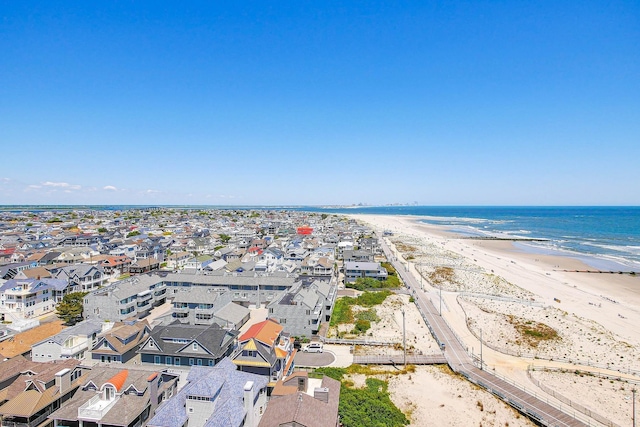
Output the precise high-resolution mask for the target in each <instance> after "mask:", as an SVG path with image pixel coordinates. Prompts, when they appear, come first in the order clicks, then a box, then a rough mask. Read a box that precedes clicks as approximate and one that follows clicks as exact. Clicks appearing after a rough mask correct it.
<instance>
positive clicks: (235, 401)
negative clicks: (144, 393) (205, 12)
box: [147, 358, 267, 427]
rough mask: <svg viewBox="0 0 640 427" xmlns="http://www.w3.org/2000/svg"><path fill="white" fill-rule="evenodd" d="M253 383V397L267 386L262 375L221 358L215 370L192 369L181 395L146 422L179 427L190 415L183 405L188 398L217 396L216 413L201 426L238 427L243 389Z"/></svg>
mask: <svg viewBox="0 0 640 427" xmlns="http://www.w3.org/2000/svg"><path fill="white" fill-rule="evenodd" d="M248 381H253V384H254V387H253V398H254V400H255V398H256V397H257V395H258V393H259V392H260V390H261V389H263V388H265V387H266V386H267V379H266V378H265V377H263V376H261V375H255V374H250V373H248V372H241V371H238V370H237V369H236V366H235V365H234V364H233V363H232V362H231V361H230V360H229V359H228V358H225V359H222V360H221V361H220V363H218V364H217V365H216V366H214V367H204V366H192V367H191V370H190V372H189V375H188V376H187V384H186V385H185V386H184V387H183V388H182V389H181V390H180V392H179V393H178V394H177V395H176V396H174V397H173V398H171V399H170V400H169V401H167V402H166V403H165V404H163V405H162V406H160V407H159V408H158V409H157V410H156V413H155V416H154V417H153V418H152V419H151V420H150V421H149V422H148V423H147V425H148V426H151V427H182V426H183V425H184V424H185V423H186V422H187V420H188V419H189V416H188V415H187V413H186V408H185V406H186V405H185V403H186V399H187V396H203V397H214V396H215V394H216V393H217V392H218V391H219V394H218V396H217V397H216V403H215V410H214V412H213V414H212V415H211V416H210V417H209V420H208V421H207V422H206V423H205V424H204V425H205V427H237V426H240V425H242V421H243V420H244V417H245V409H244V386H245V384H246V383H247V382H248Z"/></svg>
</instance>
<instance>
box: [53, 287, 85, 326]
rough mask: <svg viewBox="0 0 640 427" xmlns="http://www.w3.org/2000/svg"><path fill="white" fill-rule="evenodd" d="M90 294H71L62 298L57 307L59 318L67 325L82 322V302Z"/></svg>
mask: <svg viewBox="0 0 640 427" xmlns="http://www.w3.org/2000/svg"><path fill="white" fill-rule="evenodd" d="M88 293H89V292H71V293H70V294H67V295H65V296H64V297H63V298H62V301H60V302H59V303H58V305H57V306H56V312H57V314H58V317H59V318H60V319H62V320H64V322H65V323H74V322H77V321H80V320H82V310H83V306H82V301H83V299H84V296H85V295H87V294H88Z"/></svg>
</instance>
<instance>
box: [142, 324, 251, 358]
mask: <svg viewBox="0 0 640 427" xmlns="http://www.w3.org/2000/svg"><path fill="white" fill-rule="evenodd" d="M237 336H238V331H236V330H225V329H222V328H221V327H220V325H218V324H216V323H214V324H212V325H208V326H205V325H188V324H184V323H180V322H179V321H177V320H176V321H175V322H173V323H171V324H169V325H167V326H156V327H155V328H154V329H153V331H151V335H150V336H149V338H147V340H146V341H145V342H144V344H143V345H142V346H140V349H139V350H138V353H140V360H141V362H142V363H148V364H154V365H167V366H170V365H173V366H194V365H196V366H214V365H216V364H217V363H218V362H219V361H220V360H222V359H223V358H224V357H225V356H228V355H229V354H231V352H232V351H233V350H234V348H235V340H236V337H237Z"/></svg>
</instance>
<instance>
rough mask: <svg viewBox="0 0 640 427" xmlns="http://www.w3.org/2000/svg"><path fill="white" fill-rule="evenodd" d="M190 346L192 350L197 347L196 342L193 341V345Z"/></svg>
mask: <svg viewBox="0 0 640 427" xmlns="http://www.w3.org/2000/svg"><path fill="white" fill-rule="evenodd" d="M191 348H193V350H197V349H198V343H195V342H194V343H193V345H192V346H191Z"/></svg>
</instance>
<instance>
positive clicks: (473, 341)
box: [350, 215, 640, 425]
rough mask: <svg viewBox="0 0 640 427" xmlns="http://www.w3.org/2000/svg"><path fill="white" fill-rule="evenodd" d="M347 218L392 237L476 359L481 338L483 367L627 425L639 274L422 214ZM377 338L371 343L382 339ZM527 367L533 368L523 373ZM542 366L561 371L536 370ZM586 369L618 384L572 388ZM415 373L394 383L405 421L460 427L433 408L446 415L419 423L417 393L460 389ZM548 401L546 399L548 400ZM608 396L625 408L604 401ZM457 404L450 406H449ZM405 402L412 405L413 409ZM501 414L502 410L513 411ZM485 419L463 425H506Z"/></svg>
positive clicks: (639, 333)
mask: <svg viewBox="0 0 640 427" xmlns="http://www.w3.org/2000/svg"><path fill="white" fill-rule="evenodd" d="M350 217H352V218H356V219H357V220H359V221H362V222H364V223H367V224H369V225H370V226H371V227H372V228H373V229H374V230H376V231H378V232H380V234H382V231H383V230H390V231H392V232H393V233H394V235H393V236H390V237H388V238H387V239H388V241H389V243H390V244H391V245H392V247H394V248H395V250H396V251H397V255H398V258H399V259H401V260H405V262H406V264H407V265H408V267H407V268H409V269H410V271H411V272H412V273H413V274H414V275H415V276H416V278H418V279H419V281H421V282H422V283H423V286H424V292H426V293H427V294H428V296H429V297H430V298H431V300H432V301H433V302H434V305H436V307H439V306H440V295H442V315H443V316H444V317H445V319H446V320H447V321H448V322H449V324H450V325H451V326H452V327H453V329H454V330H455V332H456V333H457V334H458V336H459V337H461V339H462V340H463V342H464V344H465V345H466V347H467V348H468V349H469V351H470V352H473V353H474V354H476V355H477V354H478V353H479V349H480V341H479V339H478V338H479V335H480V333H482V335H483V347H484V348H483V350H484V351H483V361H484V363H485V366H486V368H487V369H492V370H495V372H496V373H498V374H500V375H503V376H505V377H507V378H510V379H512V380H513V381H516V382H517V383H518V384H521V385H523V386H525V387H526V388H527V389H532V390H535V392H536V393H537V394H538V395H542V396H545V392H544V391H543V390H541V389H540V388H538V387H537V386H536V385H535V383H534V381H532V380H531V377H533V378H534V379H538V380H539V381H540V380H542V381H544V383H545V384H547V385H548V386H549V387H552V388H553V392H554V393H555V394H557V395H559V396H560V397H562V396H564V397H567V398H570V399H571V401H572V402H575V403H578V404H580V405H582V406H585V407H587V408H588V409H589V410H591V411H593V412H595V413H597V414H599V415H601V416H603V417H606V418H607V419H609V420H612V421H613V422H614V423H618V424H621V425H624V424H628V422H629V419H630V407H631V403H630V401H629V395H630V391H629V390H630V389H631V388H632V384H633V383H634V382H639V383H640V376H634V375H632V374H633V371H640V351H639V350H640V328H636V327H635V325H637V324H638V322H639V321H640V275H637V276H632V275H629V274H610V273H597V272H593V273H588V272H585V271H594V270H596V269H595V268H592V267H590V266H588V265H586V264H584V263H583V262H582V261H580V260H578V259H575V258H571V257H568V256H554V255H539V254H533V253H528V252H525V251H524V250H523V249H522V248H521V247H518V246H516V245H514V244H513V242H511V241H506V240H480V239H469V238H463V237H462V236H457V235H456V234H454V233H451V232H448V231H446V230H444V229H443V228H442V227H438V226H433V225H427V224H424V223H420V222H419V219H420V218H419V217H411V216H383V215H350ZM420 273H422V278H420ZM396 323H397V322H396ZM390 327H391V325H388V326H386V327H385V328H384V329H387V328H390ZM481 331H482V332H481ZM374 332H375V333H374V334H373V336H374V337H375V336H376V335H378V336H384V335H386V334H388V333H389V332H388V331H384V332H383V331H379V330H374ZM415 332H416V333H415V335H414V337H419V332H420V330H417V331H415ZM426 341H427V342H428V341H431V339H430V338H429V339H426ZM417 347H422V346H421V345H418V346H417ZM431 348H432V345H431V344H430V343H429V345H425V346H424V350H425V352H426V351H428V350H430V349H431ZM532 366H535V367H536V368H537V370H536V371H535V372H529V373H527V369H528V368H529V369H530V368H531V367H532ZM543 367H549V368H554V369H563V370H564V371H565V372H558V371H553V372H546V371H545V372H539V369H542V368H543ZM576 371H578V372H579V373H576ZM586 371H593V372H594V373H602V374H607V373H608V374H609V375H610V376H618V377H621V378H622V380H621V381H620V382H614V383H610V382H608V381H610V380H609V379H606V380H603V382H597V381H598V378H599V377H598V378H596V377H594V378H596V380H595V381H596V382H597V384H605V383H606V384H607V385H608V386H607V387H605V385H601V386H598V387H602V389H603V390H604V389H605V388H606V390H607V391H606V398H598V399H596V398H594V396H593V394H592V393H580V392H578V391H579V390H580V387H581V385H582V387H585V383H584V382H585V380H584V378H586V377H589V378H591V374H587V375H586V376H585V374H584V372H586ZM419 372H420V373H419V374H418V373H416V374H414V375H413V376H412V379H411V380H408V379H407V378H406V377H404V376H401V377H398V378H397V379H394V381H399V382H403V381H404V382H406V384H400V385H394V386H393V387H390V389H391V390H392V398H393V399H394V401H396V403H398V404H399V405H400V406H402V405H404V406H405V407H407V408H409V409H411V408H413V409H411V410H410V412H411V413H412V420H413V422H412V425H461V424H456V421H455V420H453V421H452V418H451V417H445V418H442V419H434V418H433V417H434V416H435V414H437V413H438V412H443V413H447V412H450V411H438V410H437V408H430V409H428V410H426V411H424V417H427V418H426V419H425V418H423V416H422V415H420V414H422V413H423V410H422V406H423V405H422V404H423V402H424V390H431V389H433V390H441V393H444V394H446V395H451V394H452V393H453V394H455V393H456V391H455V390H457V389H458V388H459V387H460V386H459V385H450V386H443V385H442V377H441V375H442V373H440V374H434V372H431V371H429V370H428V369H427V370H425V371H424V372H425V373H423V371H422V370H420V371H419ZM639 373H640V372H639ZM543 375H544V378H542V379H540V378H538V377H541V376H543ZM616 381H617V380H616ZM444 382H445V383H450V382H451V381H448V380H447V381H444ZM452 384H453V383H452ZM625 384H626V386H625ZM443 387H444V389H443ZM547 391H549V390H547ZM479 392H481V393H485V392H482V391H479ZM486 395H487V396H489V398H490V399H494V398H492V397H491V396H490V395H488V393H487V394H486ZM456 396H457V394H456ZM547 396H548V394H547ZM471 399H472V400H473V399H476V397H472V398H471ZM549 399H551V400H552V401H553V397H549ZM463 400H464V401H465V402H466V406H464V405H462V406H461V407H468V411H467V410H465V411H464V413H466V412H469V416H470V417H471V414H472V413H474V411H473V405H475V404H476V403H477V402H475V401H474V402H472V405H470V406H469V405H468V402H467V401H468V400H469V397H468V396H467V397H464V398H463ZM494 400H495V399H494ZM613 400H615V401H616V402H622V403H621V404H615V405H613V404H608V403H607V402H609V401H613ZM454 401H456V399H453V401H451V402H449V403H450V404H452V406H455V405H453V402H454ZM411 402H413V403H414V404H415V406H416V407H411V405H410V403H411ZM556 402H557V401H556ZM457 404H459V403H457ZM500 404H501V405H504V404H502V403H500ZM425 405H426V403H425ZM446 405H447V403H445V407H446ZM426 406H428V405H426ZM469 408H470V409H469ZM506 410H507V412H506V414H509V411H510V409H509V408H506ZM478 412H480V411H478ZM486 415H487V414H486V413H479V414H476V416H473V417H472V418H470V419H469V423H468V424H465V425H480V424H482V425H505V424H504V423H503V422H502V421H501V420H500V421H497V419H494V420H493V421H488V420H485V422H483V421H482V420H483V418H482V417H483V416H484V417H486ZM515 419H516V418H515V417H512V418H511V419H510V420H509V421H508V422H509V423H510V424H509V425H520V424H515V423H514V422H513V420H515ZM427 420H430V421H427ZM496 423H498V424H496Z"/></svg>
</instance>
